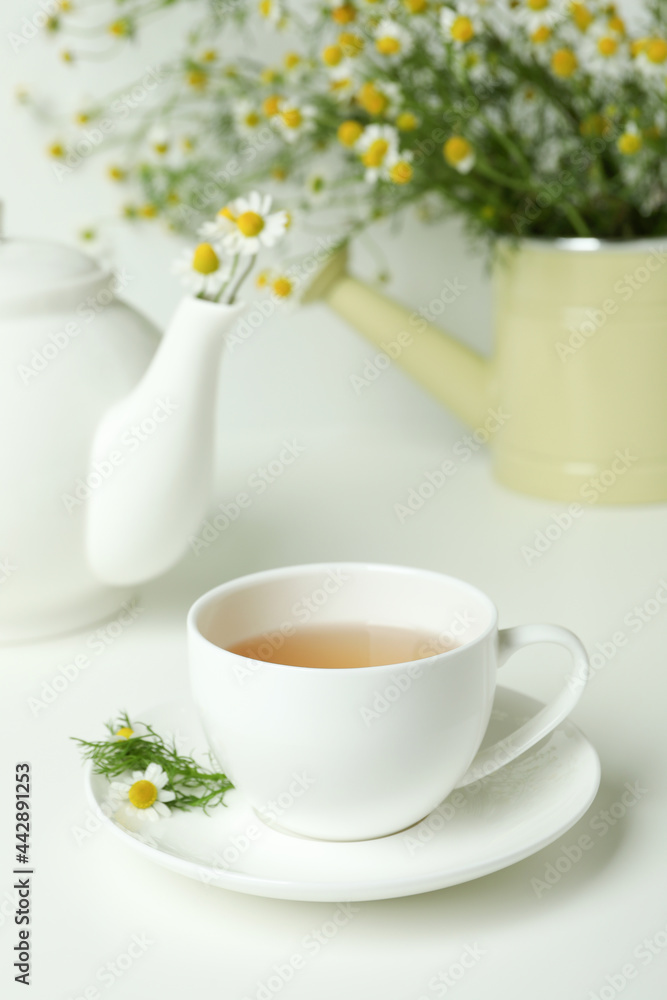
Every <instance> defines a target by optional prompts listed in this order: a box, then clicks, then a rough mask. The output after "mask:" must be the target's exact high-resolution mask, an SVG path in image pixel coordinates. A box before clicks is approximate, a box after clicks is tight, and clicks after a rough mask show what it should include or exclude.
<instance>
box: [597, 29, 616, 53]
mask: <svg viewBox="0 0 667 1000" xmlns="http://www.w3.org/2000/svg"><path fill="white" fill-rule="evenodd" d="M617 48H618V42H617V41H616V39H615V38H611V37H610V36H609V35H605V36H604V37H603V38H600V39H599V40H598V52H599V53H600V55H601V56H604V57H605V58H606V59H608V58H609V56H613V55H614V53H615V52H616V50H617Z"/></svg>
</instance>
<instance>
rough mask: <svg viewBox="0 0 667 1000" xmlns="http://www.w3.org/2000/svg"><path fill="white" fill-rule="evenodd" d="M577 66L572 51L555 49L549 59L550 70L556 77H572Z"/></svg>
mask: <svg viewBox="0 0 667 1000" xmlns="http://www.w3.org/2000/svg"><path fill="white" fill-rule="evenodd" d="M578 65H579V63H578V62H577V57H576V56H575V54H574V52H573V51H572V49H557V50H556V51H555V52H554V54H553V55H552V57H551V68H552V70H553V71H554V73H555V74H556V76H562V77H564V78H565V77H568V76H572V74H573V73H574V71H575V70H576V68H577V66H578Z"/></svg>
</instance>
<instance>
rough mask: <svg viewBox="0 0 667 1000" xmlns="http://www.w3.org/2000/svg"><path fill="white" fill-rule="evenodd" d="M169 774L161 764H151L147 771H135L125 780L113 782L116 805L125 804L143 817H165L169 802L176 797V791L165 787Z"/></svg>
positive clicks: (132, 812) (129, 809)
mask: <svg viewBox="0 0 667 1000" xmlns="http://www.w3.org/2000/svg"><path fill="white" fill-rule="evenodd" d="M168 782H169V777H168V775H167V774H166V773H165V772H164V771H163V770H162V768H161V767H160V765H159V764H149V765H148V767H147V768H146V770H145V771H133V772H132V777H131V778H129V777H128V778H127V779H126V780H125V781H112V782H111V796H112V799H113V800H114V805H116V807H118V806H119V805H121V804H123V805H124V806H125V809H126V810H127V811H128V812H130V813H131V814H132V815H134V816H136V817H140V818H142V819H144V818H145V819H150V820H157V819H164V818H165V817H167V816H168V815H169V806H168V805H167V802H172V801H173V799H175V798H176V795H175V794H174V792H172V791H170V790H169V789H168V788H165V785H167V784H168Z"/></svg>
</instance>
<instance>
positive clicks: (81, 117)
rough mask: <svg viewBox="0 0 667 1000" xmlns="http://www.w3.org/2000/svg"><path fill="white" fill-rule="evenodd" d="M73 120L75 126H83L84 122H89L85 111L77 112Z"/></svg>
mask: <svg viewBox="0 0 667 1000" xmlns="http://www.w3.org/2000/svg"><path fill="white" fill-rule="evenodd" d="M74 120H75V122H76V123H77V125H85V124H86V122H89V121H90V115H89V114H88V112H87V111H78V112H77V113H76V116H75V119H74Z"/></svg>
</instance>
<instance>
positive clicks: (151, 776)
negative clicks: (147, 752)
mask: <svg viewBox="0 0 667 1000" xmlns="http://www.w3.org/2000/svg"><path fill="white" fill-rule="evenodd" d="M163 774H164V771H163V770H162V768H161V767H160V765H159V764H154V763H153V764H149V765H148V767H147V768H146V771H145V772H144V779H145V780H146V781H152V782H153V784H154V785H157V784H158V781H159V780H160V777H161V776H162V775H163ZM159 787H160V786H159V785H158V788H159Z"/></svg>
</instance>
